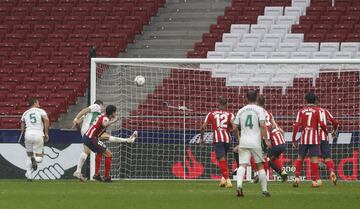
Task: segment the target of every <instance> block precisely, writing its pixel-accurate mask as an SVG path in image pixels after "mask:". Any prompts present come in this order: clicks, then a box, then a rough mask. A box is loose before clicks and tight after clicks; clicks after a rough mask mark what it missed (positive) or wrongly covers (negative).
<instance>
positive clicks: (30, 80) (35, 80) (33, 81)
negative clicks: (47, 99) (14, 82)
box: [23, 75, 44, 97]
mask: <svg viewBox="0 0 360 209" xmlns="http://www.w3.org/2000/svg"><path fill="white" fill-rule="evenodd" d="M23 82H24V83H26V84H30V85H33V86H38V85H42V84H43V83H44V77H39V76H38V75H36V76H32V77H25V78H24V80H23ZM29 97H32V96H30V95H29Z"/></svg>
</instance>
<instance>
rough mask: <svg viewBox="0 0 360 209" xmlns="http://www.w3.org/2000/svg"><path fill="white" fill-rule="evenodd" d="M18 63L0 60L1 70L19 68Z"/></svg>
mask: <svg viewBox="0 0 360 209" xmlns="http://www.w3.org/2000/svg"><path fill="white" fill-rule="evenodd" d="M20 63H21V62H20V61H17V60H2V67H3V68H12V69H14V68H19V67H20Z"/></svg>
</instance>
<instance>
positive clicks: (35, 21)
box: [23, 16, 44, 25]
mask: <svg viewBox="0 0 360 209" xmlns="http://www.w3.org/2000/svg"><path fill="white" fill-rule="evenodd" d="M43 20H44V17H43V16H25V17H24V20H23V24H26V25H40V24H42V23H43Z"/></svg>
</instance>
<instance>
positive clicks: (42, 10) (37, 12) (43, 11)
mask: <svg viewBox="0 0 360 209" xmlns="http://www.w3.org/2000/svg"><path fill="white" fill-rule="evenodd" d="M30 14H31V15H32V16H47V15H49V14H50V7H33V8H32V10H31V13H30Z"/></svg>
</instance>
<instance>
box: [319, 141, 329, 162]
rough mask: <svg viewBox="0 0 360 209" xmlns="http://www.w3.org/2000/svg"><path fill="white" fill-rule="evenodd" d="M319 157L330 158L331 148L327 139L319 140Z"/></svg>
mask: <svg viewBox="0 0 360 209" xmlns="http://www.w3.org/2000/svg"><path fill="white" fill-rule="evenodd" d="M320 151H321V157H323V158H331V149H330V144H329V141H325V140H321V144H320Z"/></svg>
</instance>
